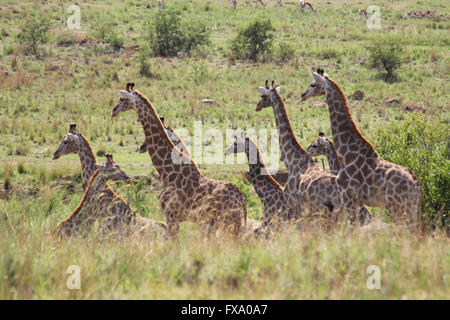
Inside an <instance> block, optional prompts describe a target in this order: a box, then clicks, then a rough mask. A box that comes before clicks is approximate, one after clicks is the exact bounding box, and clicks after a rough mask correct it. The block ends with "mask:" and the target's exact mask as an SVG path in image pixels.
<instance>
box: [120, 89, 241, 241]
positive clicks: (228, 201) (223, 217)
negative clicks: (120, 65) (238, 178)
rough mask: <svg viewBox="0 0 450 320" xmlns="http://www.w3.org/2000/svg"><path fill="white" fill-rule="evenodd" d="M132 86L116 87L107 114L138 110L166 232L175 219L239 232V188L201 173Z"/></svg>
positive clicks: (174, 225) (210, 229)
mask: <svg viewBox="0 0 450 320" xmlns="http://www.w3.org/2000/svg"><path fill="white" fill-rule="evenodd" d="M133 88H134V83H128V84H127V86H126V90H121V91H120V95H121V97H120V99H119V101H118V103H117V105H116V106H115V107H114V108H113V110H112V114H111V116H112V117H113V118H114V117H116V116H117V115H118V114H120V113H122V112H125V111H127V110H134V111H135V112H136V113H137V114H138V118H139V121H140V122H141V124H142V127H143V129H144V133H145V137H146V141H147V149H148V152H149V155H150V158H151V160H152V163H153V165H154V167H155V168H156V170H157V171H158V173H159V176H160V177H161V180H162V182H163V188H162V191H161V193H160V194H159V196H158V199H159V202H160V205H161V209H162V211H163V212H164V214H165V215H166V220H167V224H168V228H169V233H170V235H171V236H174V235H176V234H177V232H178V229H179V223H180V222H182V221H186V220H190V221H194V222H196V223H199V224H201V226H202V227H206V228H207V230H208V235H213V234H215V231H216V230H217V229H218V227H219V226H220V227H224V228H226V229H228V230H230V229H231V230H230V231H231V232H232V233H233V234H234V235H238V234H240V233H241V232H242V230H243V225H244V226H245V223H246V219H247V204H246V200H245V198H244V196H243V194H242V193H241V191H240V190H239V188H238V187H237V186H236V185H234V184H233V183H230V182H224V181H219V180H214V179H210V178H208V177H206V176H204V175H203V174H202V173H201V172H200V169H199V168H198V166H197V164H196V163H195V162H194V160H193V159H192V158H191V157H189V156H187V155H186V154H183V153H182V152H181V151H180V150H179V149H178V148H177V147H176V146H175V145H174V144H173V142H172V141H171V140H170V139H169V137H168V136H167V133H166V130H165V129H164V125H163V124H162V122H161V120H160V119H159V117H158V115H157V113H156V111H155V109H154V107H153V106H152V104H151V103H150V101H149V100H148V99H147V98H146V97H145V96H144V95H143V94H141V93H140V92H139V91H137V90H133ZM242 220H243V224H242Z"/></svg>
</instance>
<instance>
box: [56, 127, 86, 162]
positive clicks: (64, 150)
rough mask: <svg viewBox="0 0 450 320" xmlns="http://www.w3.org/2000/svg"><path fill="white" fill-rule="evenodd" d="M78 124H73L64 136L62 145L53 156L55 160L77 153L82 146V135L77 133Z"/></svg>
mask: <svg viewBox="0 0 450 320" xmlns="http://www.w3.org/2000/svg"><path fill="white" fill-rule="evenodd" d="M76 126H77V125H76V124H75V123H71V124H70V127H69V132H68V133H67V134H66V135H64V137H63V140H62V142H61V144H60V145H59V147H58V149H56V151H55V153H54V154H53V160H56V159H59V158H60V157H61V156H63V155H66V154H70V153H73V152H77V151H78V148H79V146H80V143H79V142H80V140H81V134H80V133H77V132H75V129H76Z"/></svg>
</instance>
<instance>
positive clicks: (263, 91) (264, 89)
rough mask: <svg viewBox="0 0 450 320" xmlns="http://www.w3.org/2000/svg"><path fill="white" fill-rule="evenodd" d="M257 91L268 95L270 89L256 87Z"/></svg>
mask: <svg viewBox="0 0 450 320" xmlns="http://www.w3.org/2000/svg"><path fill="white" fill-rule="evenodd" d="M258 91H259V93H261V94H263V95H268V94H269V92H270V90H268V89H266V88H263V87H258Z"/></svg>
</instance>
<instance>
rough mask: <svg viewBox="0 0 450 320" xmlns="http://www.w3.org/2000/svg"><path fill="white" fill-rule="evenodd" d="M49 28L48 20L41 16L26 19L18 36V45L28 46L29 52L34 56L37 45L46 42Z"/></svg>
mask: <svg viewBox="0 0 450 320" xmlns="http://www.w3.org/2000/svg"><path fill="white" fill-rule="evenodd" d="M50 26H51V23H50V20H49V19H48V18H47V17H45V16H43V15H37V16H35V17H31V18H29V19H27V20H26V21H25V23H23V24H22V26H21V31H20V33H19V36H18V38H19V41H20V43H22V44H25V45H28V46H30V48H31V52H32V53H33V55H36V54H37V49H38V45H39V44H44V43H47V41H48V38H49V30H50Z"/></svg>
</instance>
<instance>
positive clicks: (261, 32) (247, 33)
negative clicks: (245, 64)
mask: <svg viewBox="0 0 450 320" xmlns="http://www.w3.org/2000/svg"><path fill="white" fill-rule="evenodd" d="M273 31H275V29H274V28H273V26H272V23H271V22H270V20H269V19H267V20H262V19H256V20H253V21H252V22H250V23H249V24H247V25H246V26H244V27H242V28H240V29H239V31H238V33H237V35H236V36H235V38H234V39H233V40H232V44H231V51H232V52H233V54H234V55H235V56H236V57H237V58H239V59H250V60H253V61H255V62H256V61H258V56H260V55H261V54H263V53H268V52H270V51H271V49H272V41H273V38H274V34H273Z"/></svg>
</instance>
